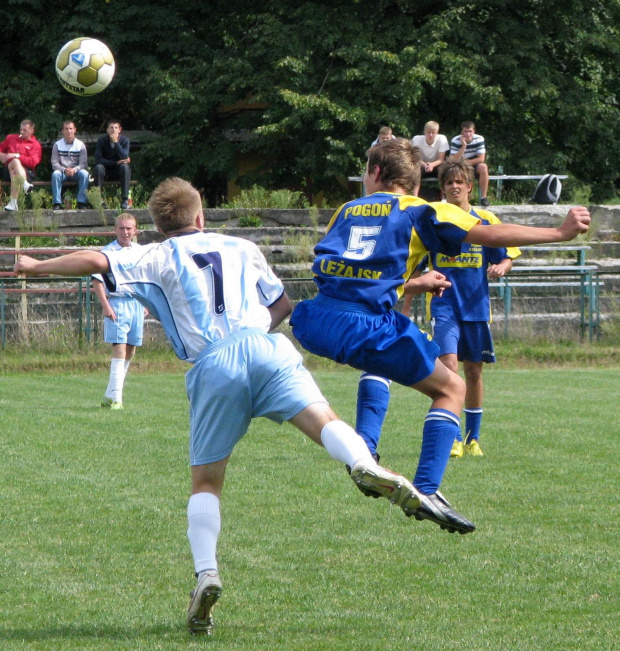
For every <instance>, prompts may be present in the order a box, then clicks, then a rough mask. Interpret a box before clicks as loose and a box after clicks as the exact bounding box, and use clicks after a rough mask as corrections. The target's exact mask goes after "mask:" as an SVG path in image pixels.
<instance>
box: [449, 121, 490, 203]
mask: <svg viewBox="0 0 620 651" xmlns="http://www.w3.org/2000/svg"><path fill="white" fill-rule="evenodd" d="M486 155H487V153H486V148H485V144H484V138H483V137H482V136H481V135H479V134H477V133H476V125H475V124H474V123H473V122H471V121H470V120H466V121H465V122H463V123H462V124H461V133H460V135H458V136H454V138H452V140H451V141H450V158H451V160H461V159H463V160H465V161H466V162H467V163H469V164H470V165H473V166H474V174H475V175H476V178H477V179H478V189H479V191H480V205H481V206H483V207H486V206H490V205H491V204H490V203H489V200H488V199H487V192H488V190H489V168H488V167H487V164H486V163H485V159H486Z"/></svg>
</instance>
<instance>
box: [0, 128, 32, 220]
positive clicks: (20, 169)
mask: <svg viewBox="0 0 620 651" xmlns="http://www.w3.org/2000/svg"><path fill="white" fill-rule="evenodd" d="M40 162H41V143H40V142H39V141H38V140H37V139H36V138H35V137H34V122H33V121H32V120H23V121H22V123H21V124H20V125H19V135H18V134H16V133H11V134H9V135H8V136H7V137H6V138H5V139H4V141H3V142H0V163H2V165H3V166H4V167H3V169H2V179H3V180H4V181H9V180H10V181H11V200H10V201H9V203H8V204H7V205H6V206H5V207H4V209H5V210H11V211H14V210H18V207H17V197H18V196H19V191H20V187H19V180H20V179H21V181H22V187H23V190H24V193H25V194H28V193H29V192H30V190H32V184H31V183H30V181H32V180H33V179H34V170H35V168H36V166H37V165H38V164H39V163H40Z"/></svg>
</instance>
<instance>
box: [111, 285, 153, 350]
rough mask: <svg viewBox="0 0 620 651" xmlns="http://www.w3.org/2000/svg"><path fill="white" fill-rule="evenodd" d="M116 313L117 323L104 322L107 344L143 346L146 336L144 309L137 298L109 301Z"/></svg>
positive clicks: (112, 298) (114, 297)
mask: <svg viewBox="0 0 620 651" xmlns="http://www.w3.org/2000/svg"><path fill="white" fill-rule="evenodd" d="M108 300H109V301H110V305H111V306H112V309H113V310H114V311H115V312H116V321H112V319H108V318H107V317H106V318H105V319H104V320H103V340H104V341H105V342H106V344H129V345H130V346H141V345H142V337H143V335H144V307H143V306H142V305H141V304H140V303H138V301H136V299H135V298H118V297H116V296H111V297H110V298H109V299H108Z"/></svg>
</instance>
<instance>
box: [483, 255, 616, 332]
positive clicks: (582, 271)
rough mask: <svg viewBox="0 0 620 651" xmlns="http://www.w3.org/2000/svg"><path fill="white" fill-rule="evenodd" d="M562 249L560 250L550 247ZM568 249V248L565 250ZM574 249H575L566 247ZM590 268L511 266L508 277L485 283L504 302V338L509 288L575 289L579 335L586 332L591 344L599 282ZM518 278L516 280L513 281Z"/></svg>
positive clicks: (595, 328)
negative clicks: (495, 291)
mask: <svg viewBox="0 0 620 651" xmlns="http://www.w3.org/2000/svg"><path fill="white" fill-rule="evenodd" d="M551 248H557V249H559V250H562V249H563V248H564V247H551ZM567 248H568V247H567ZM570 248H575V247H570ZM597 274H598V267H596V266H594V265H582V264H576V265H541V266H538V265H536V266H534V265H532V266H525V265H521V266H519V265H515V266H513V268H512V271H511V272H510V274H508V275H506V276H504V277H503V278H499V279H498V280H497V281H495V282H490V283H489V288H496V289H497V290H498V294H499V296H500V298H502V299H503V300H504V336H508V321H509V315H510V312H511V311H512V300H513V289H518V288H543V287H549V288H554V287H578V288H579V290H580V291H579V311H580V324H581V333H582V335H585V333H586V332H587V333H588V339H589V341H590V342H591V341H592V340H593V338H594V334H595V333H596V335H597V337H598V334H599V333H598V326H599V323H600V310H599V300H598V294H599V289H600V288H601V287H602V286H603V284H604V283H603V282H602V281H599V280H598V275H597ZM517 278H518V279H517Z"/></svg>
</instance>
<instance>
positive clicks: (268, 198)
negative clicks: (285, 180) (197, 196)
mask: <svg viewBox="0 0 620 651" xmlns="http://www.w3.org/2000/svg"><path fill="white" fill-rule="evenodd" d="M221 207H222V208H228V209H232V210H238V209H241V208H244V209H260V208H273V209H280V210H287V209H291V208H292V209H295V208H302V209H307V208H309V204H308V200H307V199H306V197H305V196H304V195H303V193H301V192H294V191H292V190H268V189H267V188H263V187H261V186H260V185H253V186H252V187H251V188H249V189H247V190H241V192H240V193H239V196H237V197H235V198H234V199H232V200H230V201H227V202H226V203H224V204H222V206H221Z"/></svg>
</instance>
